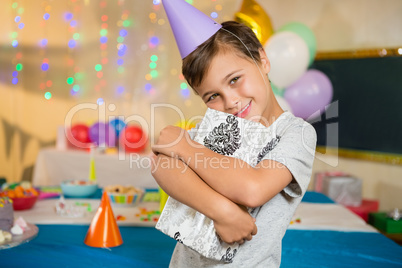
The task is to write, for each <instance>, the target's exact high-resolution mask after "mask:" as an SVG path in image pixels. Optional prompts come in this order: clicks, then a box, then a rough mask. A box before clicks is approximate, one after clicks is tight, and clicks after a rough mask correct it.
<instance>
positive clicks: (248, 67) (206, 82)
mask: <svg viewBox="0 0 402 268" xmlns="http://www.w3.org/2000/svg"><path fill="white" fill-rule="evenodd" d="M260 57H261V63H260V64H258V66H257V65H256V64H255V63H254V62H252V61H250V60H248V59H245V58H244V57H240V56H239V55H238V54H237V53H236V52H234V51H233V50H231V49H222V50H221V51H220V52H219V53H218V54H217V55H216V56H215V57H214V58H213V59H212V61H211V64H210V66H209V69H208V71H207V72H206V75H205V76H204V78H203V80H202V82H201V84H200V86H198V87H197V88H195V91H196V92H197V93H198V94H199V95H200V97H201V98H202V100H203V101H204V102H205V104H206V105H207V107H209V108H211V109H214V110H218V111H222V112H225V113H229V114H233V115H235V116H238V117H241V118H245V119H248V120H252V121H256V122H261V123H263V124H264V125H266V123H265V122H266V121H265V120H268V121H270V120H269V117H271V116H272V115H276V114H275V112H274V108H277V107H276V106H275V104H277V103H276V100H275V101H273V100H272V98H274V96H273V94H271V92H272V91H271V90H269V87H268V86H267V85H269V80H268V77H267V75H266V74H267V73H268V72H269V70H270V65H269V61H268V58H267V56H266V54H265V52H264V50H263V49H261V50H260ZM264 119H265V120H264Z"/></svg>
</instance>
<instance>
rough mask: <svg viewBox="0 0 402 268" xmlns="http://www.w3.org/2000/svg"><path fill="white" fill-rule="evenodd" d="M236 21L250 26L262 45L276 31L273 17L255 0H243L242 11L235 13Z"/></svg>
mask: <svg viewBox="0 0 402 268" xmlns="http://www.w3.org/2000/svg"><path fill="white" fill-rule="evenodd" d="M235 21H237V22H240V23H243V24H244V25H246V26H248V27H250V28H251V30H253V32H254V33H255V35H256V36H257V38H258V40H260V42H261V44H262V45H264V44H265V42H267V40H268V38H269V37H270V36H271V35H272V34H273V33H274V30H273V29H272V24H271V19H270V18H269V16H268V14H267V13H266V12H265V10H264V9H263V8H262V7H261V6H260V5H259V4H258V3H257V2H256V1H255V0H243V4H242V6H241V8H240V11H239V12H237V13H236V14H235Z"/></svg>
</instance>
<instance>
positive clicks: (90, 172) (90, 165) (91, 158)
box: [88, 146, 96, 182]
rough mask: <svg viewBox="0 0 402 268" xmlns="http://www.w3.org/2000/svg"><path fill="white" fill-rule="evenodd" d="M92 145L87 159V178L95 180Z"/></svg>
mask: <svg viewBox="0 0 402 268" xmlns="http://www.w3.org/2000/svg"><path fill="white" fill-rule="evenodd" d="M94 151H95V149H94V147H93V146H91V153H90V159H89V176H88V178H89V180H90V181H93V182H95V181H96V171H95V155H94Z"/></svg>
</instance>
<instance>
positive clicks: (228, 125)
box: [156, 109, 279, 262]
mask: <svg viewBox="0 0 402 268" xmlns="http://www.w3.org/2000/svg"><path fill="white" fill-rule="evenodd" d="M274 124H275V123H274ZM193 140H194V141H196V142H198V143H200V144H202V145H204V146H205V147H207V148H209V149H211V150H212V151H214V152H216V153H219V154H222V155H226V156H230V157H234V158H237V159H241V160H243V161H245V162H247V163H248V164H249V165H250V166H253V167H254V166H255V165H256V164H257V163H258V162H259V161H260V160H261V159H262V158H263V157H264V156H265V155H266V154H267V153H269V152H270V151H271V150H272V149H273V148H274V147H275V146H276V145H277V143H278V142H279V137H278V136H276V131H275V125H271V127H270V128H267V127H265V126H263V125H262V124H260V123H257V122H253V121H249V120H246V119H243V118H239V117H235V116H233V115H231V114H227V113H223V112H219V111H216V110H212V109H207V112H206V114H205V116H204V118H203V120H202V121H201V123H200V124H199V126H198V129H197V130H196V133H195V135H194V138H193ZM259 209H260V208H259V207H258V208H248V211H249V213H250V215H251V216H252V217H254V218H255V217H256V216H257V214H258V212H259ZM156 229H158V230H160V231H161V232H163V233H165V234H167V235H169V236H170V237H172V238H174V239H176V240H177V241H179V242H180V243H182V244H184V245H186V246H188V247H190V248H191V249H193V250H195V251H197V252H198V253H200V254H201V255H203V256H204V257H207V258H210V259H214V260H217V261H220V260H221V261H224V262H232V260H233V258H234V257H235V255H236V253H237V252H238V250H240V249H239V247H240V245H239V244H238V243H233V244H227V243H225V242H224V241H222V240H221V239H220V238H219V237H218V235H217V234H216V231H215V228H214V223H213V221H212V220H211V219H209V218H208V217H206V216H205V215H203V214H201V213H199V212H198V211H195V210H194V209H192V208H190V207H188V206H186V205H184V204H182V203H180V202H179V201H177V200H175V199H173V198H171V197H169V198H168V200H167V202H166V204H165V207H164V209H163V211H162V213H161V216H160V218H159V221H158V222H157V224H156Z"/></svg>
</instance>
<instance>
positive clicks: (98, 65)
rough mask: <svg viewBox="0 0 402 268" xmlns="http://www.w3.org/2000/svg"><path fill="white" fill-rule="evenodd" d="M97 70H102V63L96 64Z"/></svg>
mask: <svg viewBox="0 0 402 268" xmlns="http://www.w3.org/2000/svg"><path fill="white" fill-rule="evenodd" d="M95 70H96V71H97V72H99V71H101V70H102V65H100V64H96V65H95Z"/></svg>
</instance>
